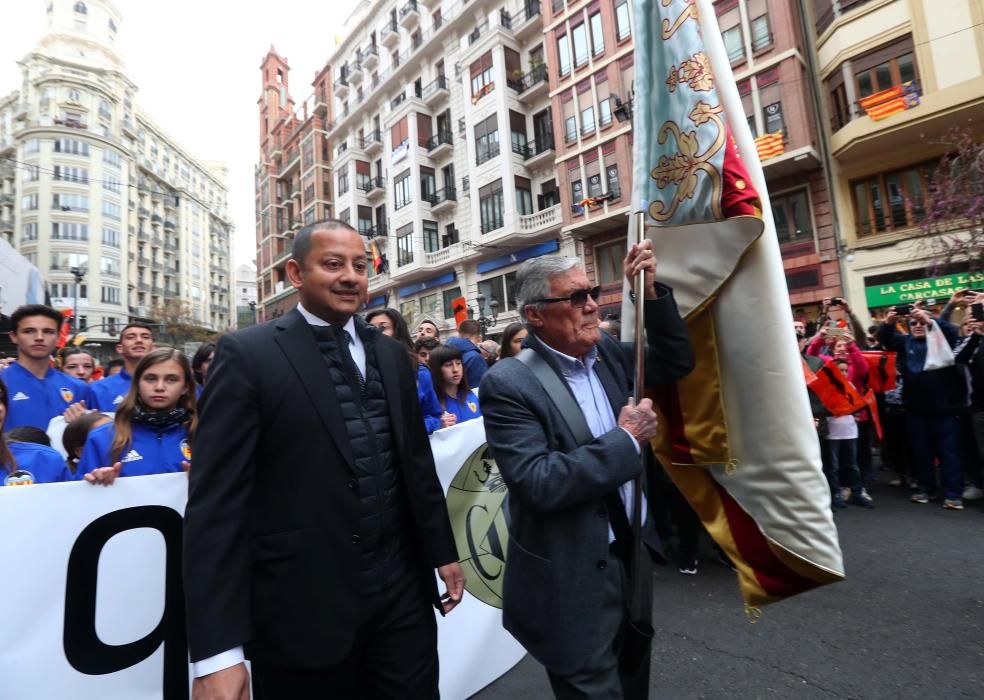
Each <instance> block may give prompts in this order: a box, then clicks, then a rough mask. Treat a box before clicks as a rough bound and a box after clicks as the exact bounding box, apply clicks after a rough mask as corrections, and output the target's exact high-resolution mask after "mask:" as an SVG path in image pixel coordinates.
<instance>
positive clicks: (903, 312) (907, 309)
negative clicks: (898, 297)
mask: <svg viewBox="0 0 984 700" xmlns="http://www.w3.org/2000/svg"><path fill="white" fill-rule="evenodd" d="M895 313H897V314H898V315H899V316H908V315H909V314H911V313H912V304H899V305H898V306H896V307H895Z"/></svg>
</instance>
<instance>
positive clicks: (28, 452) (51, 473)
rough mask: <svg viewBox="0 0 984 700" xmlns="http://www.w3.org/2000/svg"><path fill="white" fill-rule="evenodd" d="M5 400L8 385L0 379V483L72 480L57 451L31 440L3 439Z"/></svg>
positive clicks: (5, 416)
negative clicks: (10, 440)
mask: <svg viewBox="0 0 984 700" xmlns="http://www.w3.org/2000/svg"><path fill="white" fill-rule="evenodd" d="M8 401H9V399H8V396H7V387H6V385H4V383H3V382H0V486H28V485H30V484H51V483H54V482H58V481H71V480H72V473H71V472H70V471H69V470H68V465H67V464H65V460H63V459H62V458H61V455H60V454H58V452H57V450H53V449H51V448H50V447H45V446H44V445H39V444H37V443H33V442H10V443H8V442H7V441H6V439H4V437H3V424H4V421H6V419H7V406H8Z"/></svg>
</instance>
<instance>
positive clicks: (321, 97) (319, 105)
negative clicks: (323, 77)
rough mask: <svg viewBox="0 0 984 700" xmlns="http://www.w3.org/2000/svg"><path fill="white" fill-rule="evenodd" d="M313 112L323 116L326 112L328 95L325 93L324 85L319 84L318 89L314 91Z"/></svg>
mask: <svg viewBox="0 0 984 700" xmlns="http://www.w3.org/2000/svg"><path fill="white" fill-rule="evenodd" d="M314 113H315V114H317V115H318V116H319V117H324V116H325V115H326V114H328V97H327V95H325V86H324V85H319V86H318V89H317V90H316V91H315V98H314Z"/></svg>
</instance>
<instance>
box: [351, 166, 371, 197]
mask: <svg viewBox="0 0 984 700" xmlns="http://www.w3.org/2000/svg"><path fill="white" fill-rule="evenodd" d="M371 170H372V169H371V166H370V165H369V163H368V162H367V161H364V160H357V161H355V186H356V188H357V189H360V190H362V191H363V192H368V191H369V190H370V189H372V188H371V186H370V182H371V181H372V177H371Z"/></svg>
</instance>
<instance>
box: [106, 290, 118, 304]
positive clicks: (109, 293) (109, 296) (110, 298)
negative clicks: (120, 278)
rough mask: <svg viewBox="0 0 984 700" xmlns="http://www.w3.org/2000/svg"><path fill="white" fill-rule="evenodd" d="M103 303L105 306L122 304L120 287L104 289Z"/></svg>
mask: <svg viewBox="0 0 984 700" xmlns="http://www.w3.org/2000/svg"><path fill="white" fill-rule="evenodd" d="M102 303H103V304H119V303H120V288H119V287H103V288H102Z"/></svg>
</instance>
